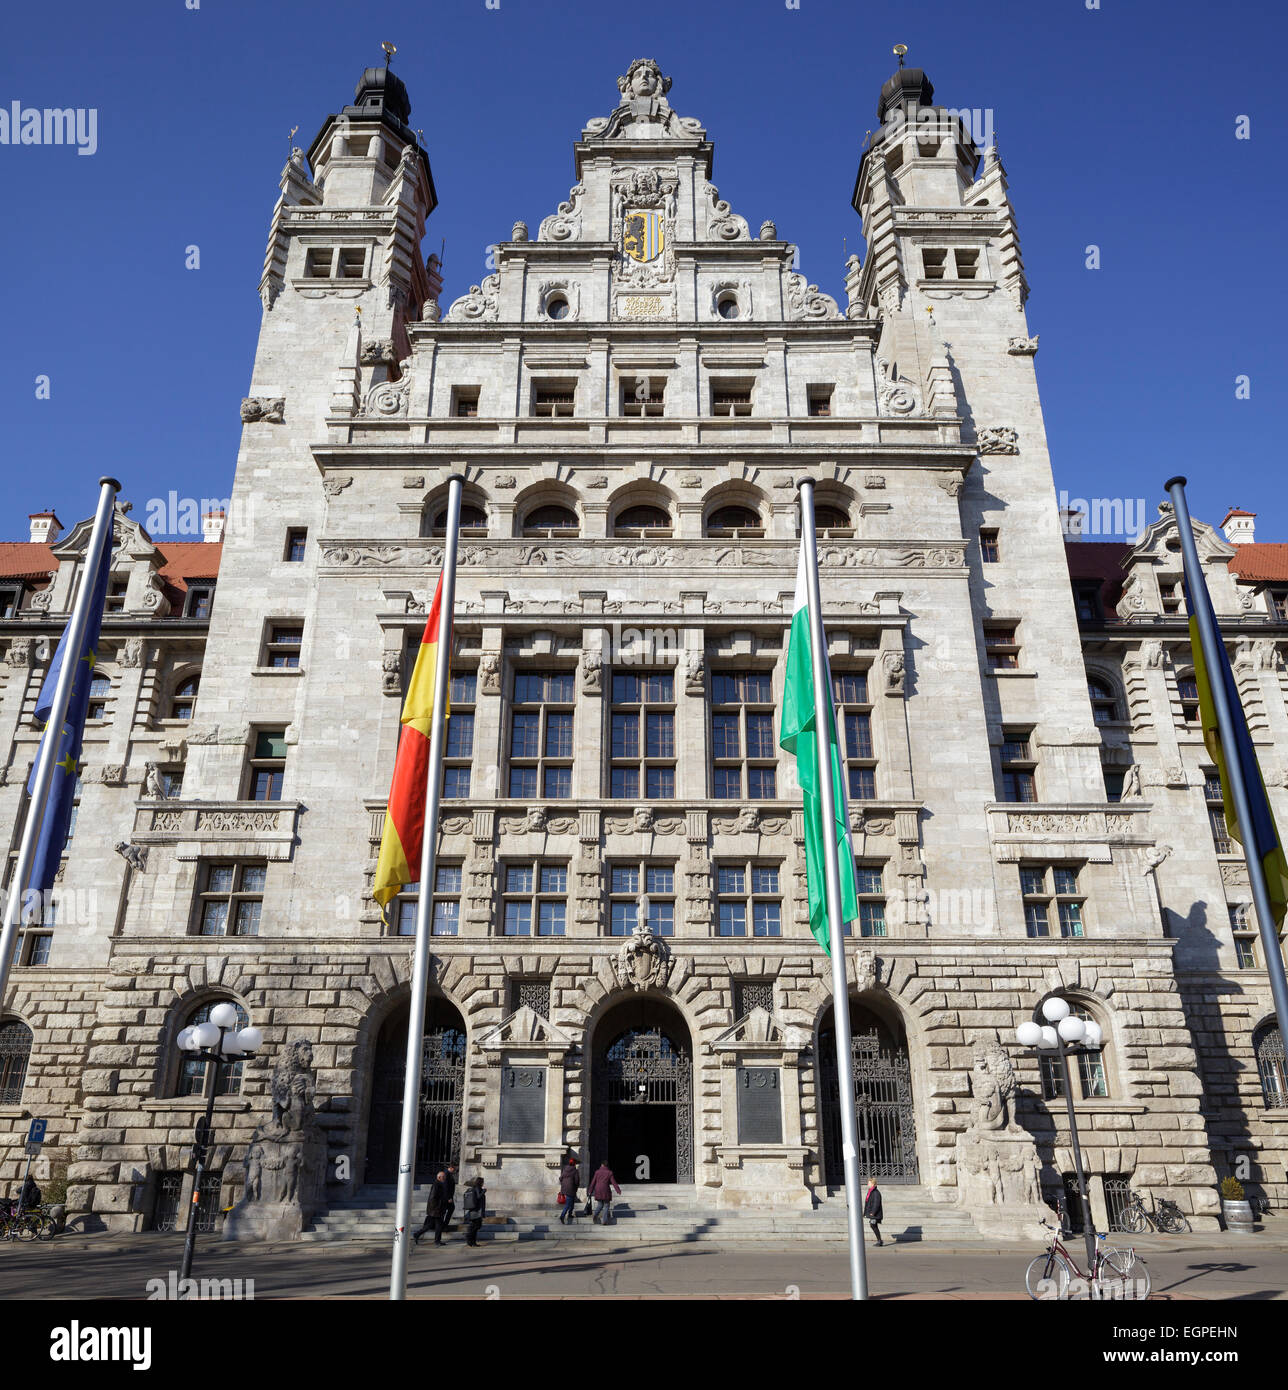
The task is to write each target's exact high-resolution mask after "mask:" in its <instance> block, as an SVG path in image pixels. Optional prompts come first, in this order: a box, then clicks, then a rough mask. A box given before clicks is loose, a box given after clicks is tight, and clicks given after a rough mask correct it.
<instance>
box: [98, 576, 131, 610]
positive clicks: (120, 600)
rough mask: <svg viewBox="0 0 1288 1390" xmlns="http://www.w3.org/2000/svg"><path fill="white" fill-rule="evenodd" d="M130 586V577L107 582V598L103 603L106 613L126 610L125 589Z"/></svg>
mask: <svg viewBox="0 0 1288 1390" xmlns="http://www.w3.org/2000/svg"><path fill="white" fill-rule="evenodd" d="M129 587H130V581H129V580H128V579H111V580H109V581H108V584H107V598H106V600H105V602H104V604H103V612H104V613H124V612H125V591H126V590H127V589H128V588H129Z"/></svg>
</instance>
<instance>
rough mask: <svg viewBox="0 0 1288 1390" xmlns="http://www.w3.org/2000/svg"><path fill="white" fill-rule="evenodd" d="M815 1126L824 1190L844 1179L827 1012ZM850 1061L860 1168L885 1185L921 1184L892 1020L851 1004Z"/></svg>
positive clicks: (904, 1064) (897, 1030)
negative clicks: (819, 1139)
mask: <svg viewBox="0 0 1288 1390" xmlns="http://www.w3.org/2000/svg"><path fill="white" fill-rule="evenodd" d="M815 1056H816V1057H817V1058H818V1073H817V1076H818V1104H819V1110H820V1115H819V1127H820V1133H821V1136H822V1149H823V1165H822V1166H823V1178H824V1181H825V1182H826V1183H827V1184H828V1186H832V1187H835V1186H840V1185H841V1184H842V1183H844V1181H845V1173H844V1169H843V1160H842V1153H841V1091H840V1084H839V1078H838V1074H837V1061H836V1042H835V1032H834V1030H833V1025H832V1008H831V1005H829V1006H828V1008H827V1010H826V1012H825V1013H824V1014H823V1017H822V1018H821V1019H820V1021H819V1030H818V1047H817V1049H816V1052H815ZM850 1058H851V1061H852V1064H853V1067H854V1099H855V1110H856V1119H857V1121H858V1149H859V1166H860V1168H861V1170H862V1173H863V1175H864V1176H865V1177H875V1178H877V1179H878V1180H879V1181H881V1182H883V1183H888V1184H899V1183H908V1184H912V1183H918V1182H920V1181H921V1176H920V1169H919V1167H918V1163H917V1125H916V1118H915V1110H914V1104H913V1093H912V1069H911V1066H910V1064H909V1060H908V1042H907V1038H906V1036H905V1034H904V1030H903V1028H902V1026H901V1025H900V1024H899V1023H898V1021H897V1020H894V1021H891V1020H888V1019H887V1018H886V1017H885V1016H884V1015H882V1014H879V1013H877V1012H876V1011H875V1010H874V1009H872V1008H870V1007H868V1006H867V1005H866V1004H863V1003H859V1002H858V1001H857V1000H854V999H851V1000H850Z"/></svg>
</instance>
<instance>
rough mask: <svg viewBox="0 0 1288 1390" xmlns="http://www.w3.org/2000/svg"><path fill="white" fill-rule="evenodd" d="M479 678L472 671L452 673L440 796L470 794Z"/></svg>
mask: <svg viewBox="0 0 1288 1390" xmlns="http://www.w3.org/2000/svg"><path fill="white" fill-rule="evenodd" d="M477 693H478V675H477V673H476V672H474V671H453V672H452V678H451V683H450V687H449V691H448V700H449V705H450V709H451V713H450V715H449V717H448V720H447V729H446V746H445V748H444V750H443V795H444V796H455V797H464V796H469V794H470V768H471V765H472V763H473V760H474V701H475V699H476V697H477Z"/></svg>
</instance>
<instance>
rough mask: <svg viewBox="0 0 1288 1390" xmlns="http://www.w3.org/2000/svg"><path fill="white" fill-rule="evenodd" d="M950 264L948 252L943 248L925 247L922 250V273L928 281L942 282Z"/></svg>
mask: <svg viewBox="0 0 1288 1390" xmlns="http://www.w3.org/2000/svg"><path fill="white" fill-rule="evenodd" d="M947 262H948V251H947V249H946V248H943V247H933V248H932V247H929V246H923V247H922V249H921V273H922V276H923V277H924V278H925V279H927V280H942V279H943V278H944V269H945V267H946V265H947Z"/></svg>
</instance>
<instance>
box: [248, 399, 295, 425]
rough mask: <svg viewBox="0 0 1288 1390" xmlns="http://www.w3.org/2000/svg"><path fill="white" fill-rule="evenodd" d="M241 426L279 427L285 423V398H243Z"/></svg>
mask: <svg viewBox="0 0 1288 1390" xmlns="http://www.w3.org/2000/svg"><path fill="white" fill-rule="evenodd" d="M241 417H242V424H244V425H253V424H255V423H257V422H258V423H261V424H265V425H281V424H285V422H286V397H285V396H243V397H242V403H241Z"/></svg>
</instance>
